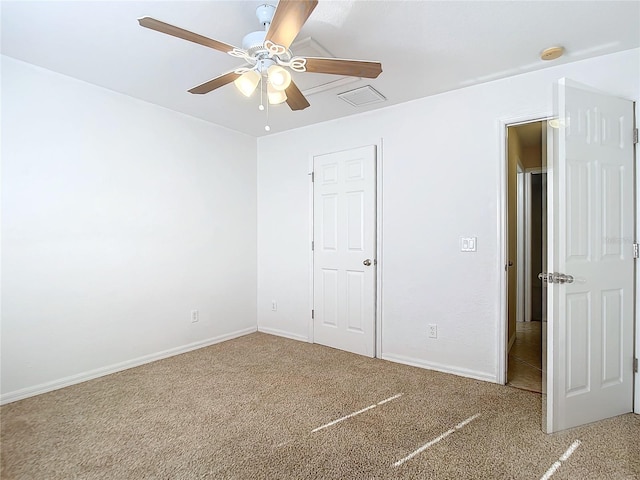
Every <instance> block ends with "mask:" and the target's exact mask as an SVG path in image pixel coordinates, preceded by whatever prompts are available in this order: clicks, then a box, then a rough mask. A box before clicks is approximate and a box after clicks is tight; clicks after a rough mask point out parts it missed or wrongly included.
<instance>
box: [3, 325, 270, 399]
mask: <svg viewBox="0 0 640 480" xmlns="http://www.w3.org/2000/svg"><path fill="white" fill-rule="evenodd" d="M256 331H257V328H256V327H250V328H245V329H243V330H238V331H236V332H232V333H227V334H225V335H220V336H217V337H213V338H209V339H207V340H201V341H199V342H194V343H189V344H187V345H182V346H180V347H175V348H170V349H168V350H164V351H162V352H157V353H151V354H149V355H143V356H142V357H138V358H134V359H131V360H126V361H124V362H120V363H115V364H113V365H108V366H106V367H100V368H96V369H94V370H89V371H88V372H82V373H78V374H75V375H70V376H68V377H64V378H60V379H58V380H53V381H51V382H46V383H41V384H40V385H35V386H33V387H27V388H22V389H20V390H15V391H13V392H8V393H5V394H3V395H2V396H0V405H4V404H6V403H11V402H15V401H17V400H22V399H24V398H28V397H33V396H35V395H40V394H42V393H47V392H51V391H53V390H58V389H60V388H64V387H69V386H71V385H76V384H78V383H82V382H86V381H87V380H93V379H94V378H98V377H104V376H105V375H110V374H112V373H116V372H121V371H122V370H127V369H129V368H134V367H139V366H140V365H144V364H146V363H151V362H155V361H157V360H162V359H164V358H169V357H173V356H175V355H180V354H182V353H187V352H190V351H192V350H198V349H200V348H204V347H208V346H211V345H214V344H216V343H221V342H224V341H226V340H231V339H234V338H238V337H242V336H244V335H248V334H250V333H254V332H256Z"/></svg>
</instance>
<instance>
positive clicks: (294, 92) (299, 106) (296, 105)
mask: <svg viewBox="0 0 640 480" xmlns="http://www.w3.org/2000/svg"><path fill="white" fill-rule="evenodd" d="M284 93H286V94H287V105H289V108H291V110H293V111H296V110H304V109H305V108H307V107H308V106H309V102H308V101H307V99H306V98H305V96H304V95H303V94H302V92H301V91H300V89H299V88H298V86H297V85H296V84H295V83H293V81H292V82H291V83H290V84H289V86H288V87H287V89H286V90H285V91H284Z"/></svg>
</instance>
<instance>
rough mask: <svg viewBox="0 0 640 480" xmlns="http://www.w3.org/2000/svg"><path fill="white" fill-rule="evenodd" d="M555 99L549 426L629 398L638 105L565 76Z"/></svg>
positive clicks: (618, 410) (585, 419)
mask: <svg viewBox="0 0 640 480" xmlns="http://www.w3.org/2000/svg"><path fill="white" fill-rule="evenodd" d="M557 107H558V117H557V120H558V123H559V128H558V129H557V130H555V132H554V155H553V159H550V160H551V162H550V168H549V169H548V171H547V172H548V177H547V179H548V198H547V202H548V211H547V213H548V215H547V219H548V234H549V241H548V248H549V250H548V258H547V261H548V263H547V265H548V273H547V274H546V278H547V279H548V288H547V294H548V311H547V314H548V335H549V339H548V357H547V372H546V373H547V385H546V386H547V391H546V416H545V417H544V418H543V429H544V430H545V431H546V432H547V433H551V432H555V431H558V430H563V429H566V428H570V427H574V426H577V425H582V424H585V423H589V422H593V421H596V420H601V419H604V418H608V417H612V416H615V415H620V414H623V413H627V412H631V410H632V404H633V307H634V255H633V233H634V213H633V209H634V197H633V175H634V170H633V151H634V145H633V103H632V102H630V101H627V100H622V99H619V98H614V97H610V96H608V95H604V94H602V93H596V92H594V91H593V90H591V89H589V88H588V87H584V86H580V85H577V84H575V83H571V82H569V81H566V80H564V79H563V80H561V81H560V82H559V85H558V91H557ZM552 272H553V273H552Z"/></svg>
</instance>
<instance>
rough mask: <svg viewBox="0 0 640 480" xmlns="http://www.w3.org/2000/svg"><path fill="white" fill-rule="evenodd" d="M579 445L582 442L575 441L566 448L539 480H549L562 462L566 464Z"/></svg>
mask: <svg viewBox="0 0 640 480" xmlns="http://www.w3.org/2000/svg"><path fill="white" fill-rule="evenodd" d="M581 443H582V442H581V441H580V440H576V441H575V442H573V443H572V444H571V446H570V447H569V448H567V450H566V451H565V452H564V453H563V454H562V455H561V456H560V458H559V459H558V460H557V461H556V462H554V464H553V465H551V467H549V470H547V471H546V473H545V474H544V475H543V476H542V477H540V480H549V479H550V478H551V475H553V474H554V473H556V470H558V469H559V468H560V466H561V465H562V462H566V461H567V460H568V459H569V457H570V456H571V455H572V454H573V452H575V451H576V448H578V447H579V446H580V444H581Z"/></svg>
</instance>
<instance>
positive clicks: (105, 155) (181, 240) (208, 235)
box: [1, 57, 256, 402]
mask: <svg viewBox="0 0 640 480" xmlns="http://www.w3.org/2000/svg"><path fill="white" fill-rule="evenodd" d="M192 309H198V310H199V312H200V321H199V322H198V323H191V320H190V312H191V310H192ZM255 329H256V141H255V138H252V137H249V136H245V135H241V134H238V133H236V132H232V131H230V130H226V129H223V128H220V127H217V126H215V125H211V124H208V123H206V122H203V121H200V120H197V119H194V118H191V117H187V116H185V115H182V114H178V113H174V112H171V111H169V110H166V109H164V108H161V107H158V106H155V105H151V104H148V103H144V102H141V101H138V100H135V99H132V98H129V97H126V96H123V95H120V94H117V93H114V92H112V91H109V90H105V89H102V88H99V87H96V86H92V85H89V84H87V83H83V82H80V81H77V80H74V79H71V78H69V77H65V76H61V75H58V74H56V73H53V72H50V71H47V70H43V69H40V68H37V67H34V66H31V65H28V64H25V63H22V62H18V61H16V60H13V59H11V58H8V57H2V344H1V346H2V352H1V354H2V370H1V378H2V390H1V391H2V401H3V402H5V401H11V400H14V399H17V398H21V397H24V396H28V395H31V394H34V393H38V392H40V391H46V390H49V389H52V388H56V387H59V386H63V385H66V384H69V383H74V382H77V381H80V380H83V379H86V378H88V377H91V376H96V375H99V374H103V373H106V372H109V371H113V370H117V369H119V368H124V367H127V366H131V365H135V364H137V363H140V362H144V361H149V360H152V359H155V358H160V357H162V356H166V355H169V354H173V353H177V352H180V351H183V350H187V349H190V348H195V347H198V346H203V345H206V344H209V343H213V342H215V341H219V340H222V339H225V338H229V337H232V336H234V335H240V334H243V333H248V332H250V331H255Z"/></svg>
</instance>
